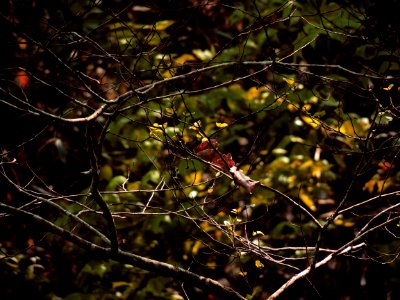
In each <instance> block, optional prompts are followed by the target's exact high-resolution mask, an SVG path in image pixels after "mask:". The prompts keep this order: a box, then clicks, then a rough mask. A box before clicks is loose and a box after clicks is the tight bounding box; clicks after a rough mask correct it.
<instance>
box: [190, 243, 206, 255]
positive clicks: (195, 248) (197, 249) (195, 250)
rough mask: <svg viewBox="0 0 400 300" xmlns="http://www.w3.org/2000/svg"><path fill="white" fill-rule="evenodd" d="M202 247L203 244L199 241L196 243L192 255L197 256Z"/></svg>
mask: <svg viewBox="0 0 400 300" xmlns="http://www.w3.org/2000/svg"><path fill="white" fill-rule="evenodd" d="M202 245H203V244H202V242H201V241H199V240H197V241H196V242H195V243H194V245H193V248H192V254H193V255H196V254H197V253H198V252H199V249H200V247H201V246H202Z"/></svg>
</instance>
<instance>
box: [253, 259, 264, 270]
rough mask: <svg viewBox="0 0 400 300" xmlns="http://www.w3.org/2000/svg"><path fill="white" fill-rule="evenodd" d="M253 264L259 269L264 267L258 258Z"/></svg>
mask: <svg viewBox="0 0 400 300" xmlns="http://www.w3.org/2000/svg"><path fill="white" fill-rule="evenodd" d="M255 265H256V267H257V268H259V269H261V268H264V264H263V263H262V262H261V261H259V260H258V259H257V260H256V261H255Z"/></svg>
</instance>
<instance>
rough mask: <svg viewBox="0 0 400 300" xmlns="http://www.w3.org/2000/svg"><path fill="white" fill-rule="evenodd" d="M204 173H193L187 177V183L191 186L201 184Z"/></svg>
mask: <svg viewBox="0 0 400 300" xmlns="http://www.w3.org/2000/svg"><path fill="white" fill-rule="evenodd" d="M202 175H203V173H202V172H201V171H197V172H192V173H190V174H189V175H186V176H185V181H186V182H187V183H189V184H199V183H200V182H201V177H202Z"/></svg>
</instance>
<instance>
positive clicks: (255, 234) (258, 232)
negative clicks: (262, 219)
mask: <svg viewBox="0 0 400 300" xmlns="http://www.w3.org/2000/svg"><path fill="white" fill-rule="evenodd" d="M263 235H264V232H262V231H260V230H257V231H254V232H253V236H263Z"/></svg>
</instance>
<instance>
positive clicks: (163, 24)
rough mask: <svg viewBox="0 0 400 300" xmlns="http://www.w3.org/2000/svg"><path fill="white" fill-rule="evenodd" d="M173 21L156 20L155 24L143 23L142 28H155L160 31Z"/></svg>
mask: <svg viewBox="0 0 400 300" xmlns="http://www.w3.org/2000/svg"><path fill="white" fill-rule="evenodd" d="M174 23H175V21H174V20H162V21H158V22H156V24H152V25H144V26H143V29H155V30H160V31H162V30H165V29H167V28H168V27H169V26H171V25H172V24H174Z"/></svg>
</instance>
